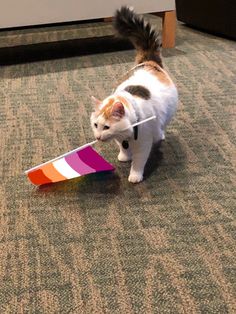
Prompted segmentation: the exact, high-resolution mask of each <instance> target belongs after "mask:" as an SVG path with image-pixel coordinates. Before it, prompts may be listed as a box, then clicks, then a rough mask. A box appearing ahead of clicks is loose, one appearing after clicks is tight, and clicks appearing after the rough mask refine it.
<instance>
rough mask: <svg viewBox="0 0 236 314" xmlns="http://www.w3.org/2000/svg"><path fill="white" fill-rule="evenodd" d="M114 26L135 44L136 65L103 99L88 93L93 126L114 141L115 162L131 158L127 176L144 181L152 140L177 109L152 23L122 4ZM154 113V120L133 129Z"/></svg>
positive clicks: (156, 139) (103, 137)
mask: <svg viewBox="0 0 236 314" xmlns="http://www.w3.org/2000/svg"><path fill="white" fill-rule="evenodd" d="M114 27H115V30H116V31H117V32H118V34H119V35H120V36H122V37H124V38H128V39H129V40H130V41H131V42H132V43H133V45H134V47H135V48H136V51H137V53H136V65H135V66H134V67H133V68H132V69H131V71H129V73H128V77H127V78H126V79H125V81H123V82H122V83H121V84H120V85H119V86H118V87H117V88H116V90H115V92H114V93H113V94H112V95H110V96H108V97H107V98H106V99H104V100H103V101H99V100H98V99H96V98H95V97H92V99H93V102H94V104H95V111H94V112H93V113H92V115H91V126H92V129H93V132H94V136H95V138H96V139H97V140H101V141H106V140H110V139H114V140H115V141H116V142H117V144H118V146H119V149H120V152H119V155H118V160H119V161H129V160H132V164H131V170H130V174H129V178H128V180H129V181H130V182H132V183H138V182H141V181H142V180H143V172H144V167H145V164H146V162H147V159H148V157H149V154H150V151H151V148H152V145H153V143H155V142H159V141H160V140H163V139H164V138H165V134H164V130H165V127H166V126H167V124H168V123H169V122H170V120H171V118H172V117H173V115H174V113H175V111H176V108H177V102H178V93H177V89H176V87H175V85H174V83H173V82H172V80H171V78H170V77H169V75H168V74H167V72H166V71H165V70H164V69H163V65H162V59H161V55H160V41H159V38H158V34H157V33H156V32H155V30H153V29H152V28H151V25H150V24H149V23H147V22H145V21H144V20H143V18H141V17H139V16H138V15H137V14H135V13H134V12H133V10H131V9H129V8H128V7H122V8H121V9H120V10H117V11H116V13H115V17H114ZM153 115H156V119H155V120H152V121H149V122H147V123H144V124H142V125H140V126H138V127H136V128H133V127H132V124H134V123H136V122H138V121H141V120H144V119H146V118H149V117H151V116H153ZM124 129H125V131H124Z"/></svg>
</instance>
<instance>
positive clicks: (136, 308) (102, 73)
mask: <svg viewBox="0 0 236 314" xmlns="http://www.w3.org/2000/svg"><path fill="white" fill-rule="evenodd" d="M152 21H153V22H154V23H157V24H158V23H159V20H158V18H152ZM99 25H100V26H101V28H99V27H98V28H96V27H95V28H94V24H93V26H91V25H88V26H87V29H86V26H85V25H76V26H65V27H64V28H59V29H58V28H57V27H55V28H53V29H51V30H50V29H40V28H39V29H35V30H33V31H32V30H29V29H28V30H24V31H16V32H15V33H10V32H1V33H0V46H1V47H7V46H8V47H9V46H12V45H15V44H17V45H25V44H28V43H39V42H41V41H45V38H46V40H49V41H50V40H51V41H55V40H57V39H60V40H62V39H63V40H64V39H68V38H70V39H73V38H77V37H78V34H81V33H80V32H82V34H85V35H86V34H88V35H91V34H92V35H94V31H97V32H98V33H99V32H101V33H102V34H103V32H104V34H107V32H108V33H109V34H110V25H109V24H106V25H105V24H104V23H101V24H99ZM91 27H92V29H93V30H92V31H91ZM15 34H17V35H18V37H16V36H15ZM84 37H85V36H84ZM105 48H106V47H104V49H105ZM105 50H106V49H105ZM235 51H236V44H235V42H232V41H229V40H226V39H222V38H219V37H218V38H217V37H214V36H211V35H207V34H204V33H200V32H198V31H195V30H191V29H190V28H187V27H185V26H183V25H181V24H179V25H178V34H177V44H176V48H175V49H171V50H165V51H164V53H163V54H164V56H165V58H164V63H165V67H166V69H167V70H169V72H170V74H171V76H172V78H173V79H174V80H175V82H176V83H177V85H178V89H179V94H180V103H179V110H178V113H177V115H176V118H175V120H174V121H173V123H172V124H171V126H170V127H169V129H168V131H167V136H166V141H165V142H164V143H163V145H162V147H161V149H160V150H158V149H157V148H154V150H153V152H152V155H151V157H150V160H149V163H148V165H147V169H146V180H145V181H144V182H143V183H142V184H139V185H131V184H129V183H128V181H127V176H128V171H129V165H128V164H121V163H119V162H118V161H117V159H116V157H117V148H116V146H115V145H113V144H112V143H110V144H103V145H101V144H98V145H96V149H97V150H98V151H100V152H101V154H102V155H103V156H105V157H106V158H107V159H108V160H109V161H110V162H111V163H113V164H114V165H115V166H116V172H115V173H114V174H106V175H104V174H98V175H91V176H88V177H85V178H83V179H79V180H72V181H67V182H64V183H61V184H57V185H53V186H48V187H46V188H41V189H37V188H35V187H34V186H32V185H31V184H30V183H29V182H28V181H27V179H26V177H25V176H24V175H23V171H24V170H26V169H28V168H30V167H31V166H34V165H37V164H39V163H41V162H43V161H46V160H49V159H51V158H53V157H55V156H58V155H59V154H61V153H64V152H67V151H69V150H71V149H73V148H75V147H77V146H79V145H81V144H84V143H86V142H89V141H91V140H93V136H92V132H91V129H90V127H89V116H90V113H91V110H92V106H91V103H90V95H95V96H97V97H99V98H103V97H105V96H106V95H108V94H109V93H110V92H111V90H112V89H113V87H114V84H115V82H116V81H118V80H119V78H120V76H121V75H122V74H123V73H124V72H125V71H127V70H128V69H129V68H130V67H131V66H132V65H133V59H134V51H133V50H127V51H115V52H104V53H100V54H91V55H84V56H78V57H73V58H72V57H71V58H63V59H57V60H47V61H41V62H33V63H25V64H18V65H11V66H1V68H0V163H1V164H0V178H1V182H0V207H1V211H0V213H1V215H0V219H1V220H0V313H4V314H5V313H63V314H64V313H111V314H115V313H122V314H123V313H124V314H126V313H127V314H128V313H161V314H162V313H186V314H189V313H204V314H205V313H212V314H217V313H222V314H225V313H236V301H235V300H236V299H235V291H236V287H235V284H236V271H235V269H236V268H235V266H236V263H235V237H236V232H235V207H236V193H235V192H236V176H235V169H236V168H235V164H236V150H235V140H236V138H235V131H236V122H235V121H236V109H235V99H236V89H235V83H236V82H235V77H236V58H235V57H236V54H235Z"/></svg>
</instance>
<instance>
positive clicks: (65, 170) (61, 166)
mask: <svg viewBox="0 0 236 314" xmlns="http://www.w3.org/2000/svg"><path fill="white" fill-rule="evenodd" d="M53 166H54V167H55V168H56V169H57V171H58V172H59V173H60V174H62V175H63V176H64V177H66V178H67V179H72V178H76V177H79V176H80V174H79V173H78V172H76V171H75V170H74V169H72V168H71V167H70V166H69V165H68V163H67V162H66V161H65V159H64V158H62V159H59V160H56V161H54V162H53Z"/></svg>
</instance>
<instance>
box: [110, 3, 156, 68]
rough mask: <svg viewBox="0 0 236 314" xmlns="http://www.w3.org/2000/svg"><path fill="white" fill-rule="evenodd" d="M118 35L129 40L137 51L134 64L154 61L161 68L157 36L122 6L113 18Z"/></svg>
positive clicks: (136, 16)
mask: <svg viewBox="0 0 236 314" xmlns="http://www.w3.org/2000/svg"><path fill="white" fill-rule="evenodd" d="M114 27H115V29H116V31H117V32H118V34H119V35H120V36H122V37H124V38H127V39H129V40H130V41H131V42H132V44H133V45H134V47H135V48H136V50H137V56H136V62H137V63H142V62H145V61H155V62H156V63H158V64H159V65H160V66H162V61H161V56H160V48H161V43H160V39H159V34H158V33H157V32H155V30H153V29H152V27H151V25H150V24H149V23H147V22H145V21H144V19H143V18H141V17H139V16H138V15H137V14H136V13H134V12H133V10H132V9H130V8H128V7H126V6H123V7H121V9H119V10H117V11H116V13H115V17H114Z"/></svg>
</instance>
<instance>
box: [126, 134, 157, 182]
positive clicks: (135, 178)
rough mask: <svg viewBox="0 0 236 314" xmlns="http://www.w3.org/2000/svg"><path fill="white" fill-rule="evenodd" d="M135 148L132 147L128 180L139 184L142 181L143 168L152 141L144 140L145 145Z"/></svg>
mask: <svg viewBox="0 0 236 314" xmlns="http://www.w3.org/2000/svg"><path fill="white" fill-rule="evenodd" d="M135 146H136V147H135ZM135 146H134V147H132V154H133V161H132V165H131V169H130V174H129V178H128V180H129V182H132V183H139V182H141V181H142V180H143V172H144V167H145V165H146V162H147V160H148V157H149V154H150V152H151V149H152V140H149V141H148V140H146V142H145V144H143V145H135Z"/></svg>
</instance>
